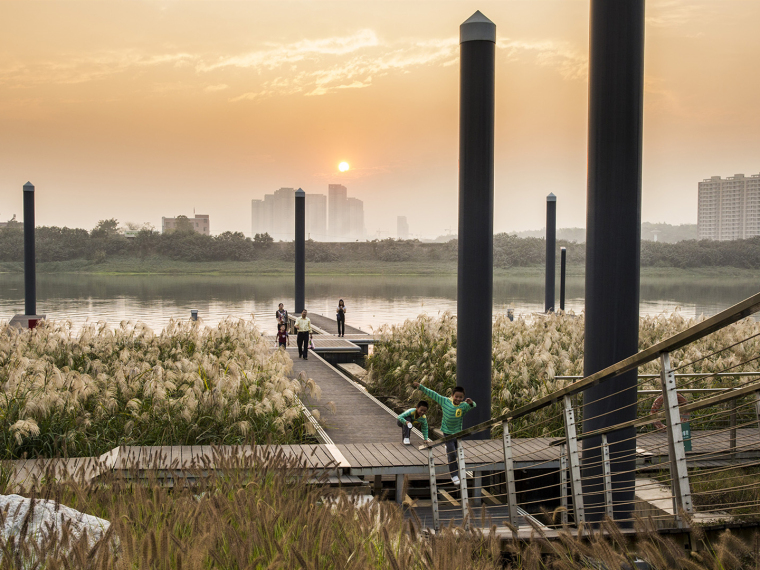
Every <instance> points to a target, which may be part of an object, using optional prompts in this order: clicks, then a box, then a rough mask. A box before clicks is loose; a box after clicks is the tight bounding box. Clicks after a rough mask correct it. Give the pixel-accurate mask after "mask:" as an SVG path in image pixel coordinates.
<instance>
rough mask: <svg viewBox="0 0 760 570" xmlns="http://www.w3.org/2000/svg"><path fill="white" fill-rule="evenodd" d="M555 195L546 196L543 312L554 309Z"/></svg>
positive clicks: (555, 260)
mask: <svg viewBox="0 0 760 570" xmlns="http://www.w3.org/2000/svg"><path fill="white" fill-rule="evenodd" d="M556 249H557V197H556V196H555V195H554V194H551V193H550V194H549V195H548V196H547V197H546V281H545V283H544V312H545V313H548V312H549V311H554V285H555V281H554V265H555V263H556V262H557V254H556Z"/></svg>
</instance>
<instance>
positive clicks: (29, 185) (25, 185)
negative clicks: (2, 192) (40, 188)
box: [24, 182, 34, 192]
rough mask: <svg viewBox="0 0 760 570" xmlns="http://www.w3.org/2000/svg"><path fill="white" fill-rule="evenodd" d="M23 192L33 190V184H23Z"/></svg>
mask: <svg viewBox="0 0 760 570" xmlns="http://www.w3.org/2000/svg"><path fill="white" fill-rule="evenodd" d="M24 192H34V184H32V183H31V182H27V183H26V184H24Z"/></svg>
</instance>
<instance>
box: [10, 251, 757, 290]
mask: <svg viewBox="0 0 760 570" xmlns="http://www.w3.org/2000/svg"><path fill="white" fill-rule="evenodd" d="M584 269H585V268H584V267H583V266H574V265H573V264H572V263H570V264H569V266H568V269H567V275H568V277H569V278H571V279H572V280H574V281H576V282H577V281H578V280H582V278H583V276H584ZM23 271H24V265H23V263H19V262H3V263H0V273H11V274H12V273H23ZM37 273H41V274H57V273H66V274H91V275H208V276H214V275H269V276H283V277H284V276H289V275H292V274H293V263H292V262H286V261H272V260H257V261H200V262H190V261H175V260H169V259H164V258H159V257H149V258H144V259H140V258H132V257H125V258H113V259H109V260H106V261H103V262H99V263H98V262H95V261H91V260H85V259H78V260H71V261H61V262H47V263H38V264H37ZM306 273H307V275H312V276H318V275H325V276H333V275H335V276H345V275H368V276H371V275H400V276H403V275H410V276H414V275H451V276H455V275H456V273H457V264H456V262H452V261H426V262H419V261H388V262H379V261H376V260H368V261H344V262H341V261H332V262H325V263H316V262H311V263H307V264H306ZM543 275H544V267H543V266H542V265H534V266H530V267H511V268H507V269H503V268H496V269H494V277H509V278H510V280H521V279H526V280H535V279H536V278H540V277H543ZM641 277H642V279H646V280H647V281H660V280H667V281H671V280H673V279H699V280H702V279H705V280H720V281H723V280H727V279H728V280H731V284H736V282H737V280H738V281H740V282H741V281H746V282H750V281H757V279H758V278H760V270H758V269H740V268H737V267H701V268H690V269H681V268H677V267H642V268H641ZM557 281H559V268H557Z"/></svg>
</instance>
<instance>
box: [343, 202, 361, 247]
mask: <svg viewBox="0 0 760 570" xmlns="http://www.w3.org/2000/svg"><path fill="white" fill-rule="evenodd" d="M347 202H348V237H349V238H350V239H354V240H355V239H359V240H363V239H364V202H362V201H361V200H359V198H348V200H347Z"/></svg>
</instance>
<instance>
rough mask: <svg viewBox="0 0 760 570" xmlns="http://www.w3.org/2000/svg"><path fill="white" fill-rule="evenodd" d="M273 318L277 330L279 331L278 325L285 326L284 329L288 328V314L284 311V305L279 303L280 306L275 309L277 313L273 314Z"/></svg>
mask: <svg viewBox="0 0 760 570" xmlns="http://www.w3.org/2000/svg"><path fill="white" fill-rule="evenodd" d="M274 316H275V317H276V318H277V330H278V331H279V330H280V325H285V329H286V330H287V328H288V312H287V311H286V310H285V305H283V304H282V303H280V306H279V307H278V308H277V312H276V313H275V314H274Z"/></svg>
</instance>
